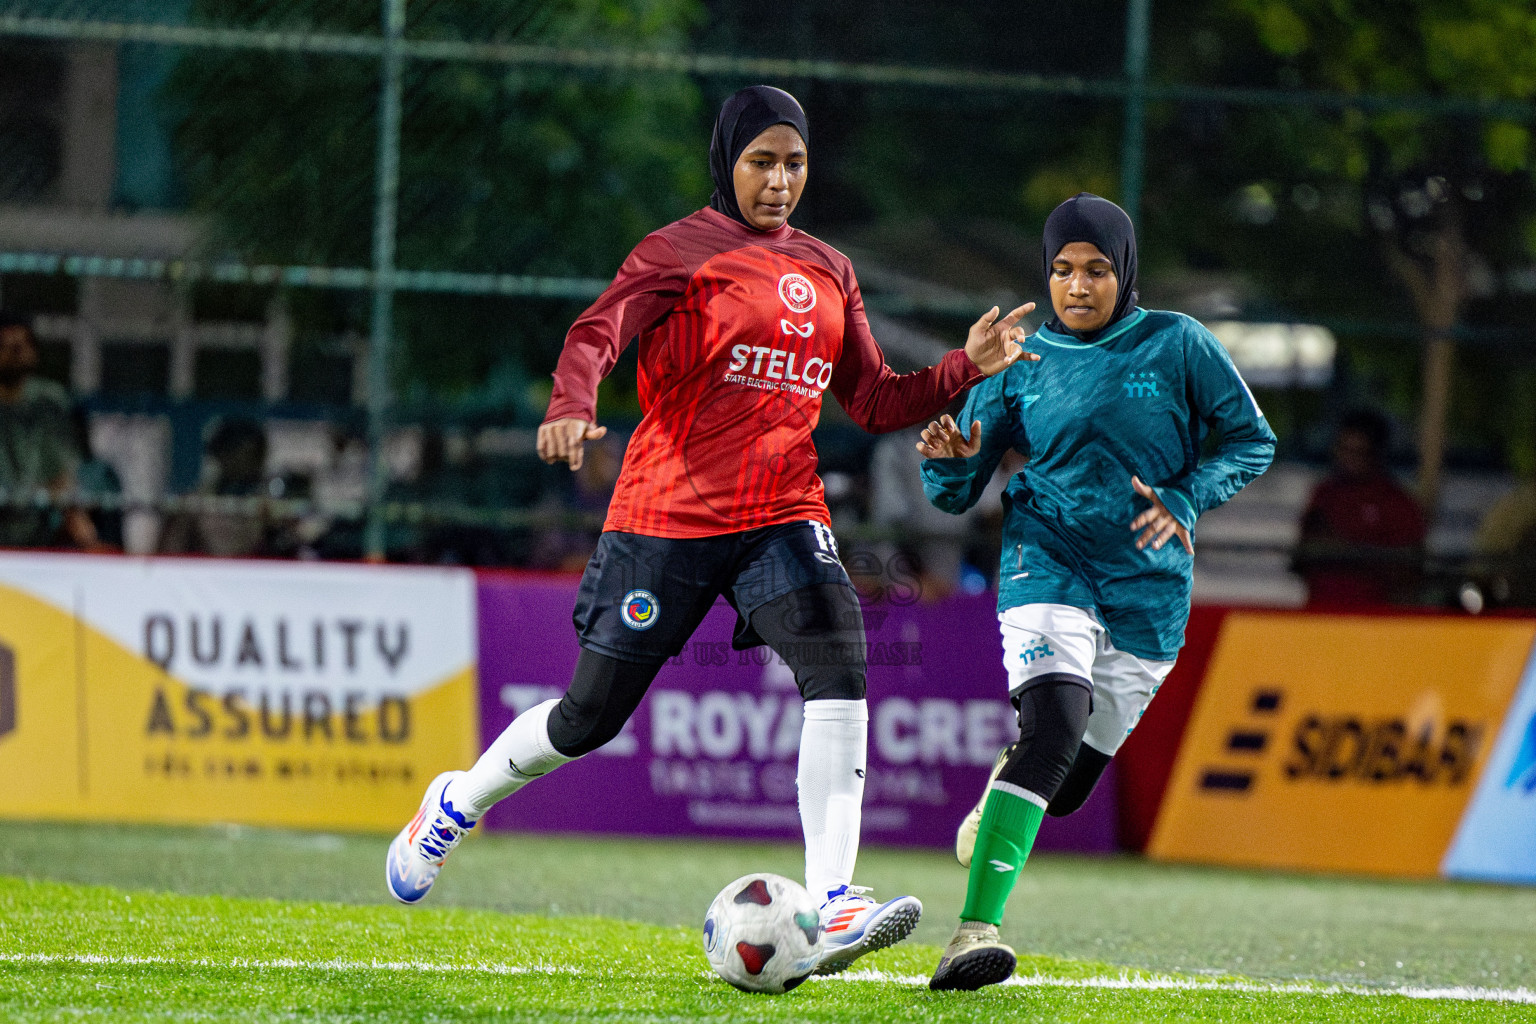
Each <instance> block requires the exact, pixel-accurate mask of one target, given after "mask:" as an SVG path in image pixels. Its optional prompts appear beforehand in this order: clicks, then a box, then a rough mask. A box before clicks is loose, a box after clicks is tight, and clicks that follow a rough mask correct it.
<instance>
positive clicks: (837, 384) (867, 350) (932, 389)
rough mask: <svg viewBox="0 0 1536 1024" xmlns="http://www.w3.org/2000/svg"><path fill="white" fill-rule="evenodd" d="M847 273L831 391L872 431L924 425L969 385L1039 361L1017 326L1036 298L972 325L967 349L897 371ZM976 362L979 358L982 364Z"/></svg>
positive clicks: (994, 310)
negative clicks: (1026, 346)
mask: <svg viewBox="0 0 1536 1024" xmlns="http://www.w3.org/2000/svg"><path fill="white" fill-rule="evenodd" d="M852 278H853V275H852V272H851V271H850V272H849V273H848V279H849V287H848V304H847V309H846V313H845V322H846V325H847V326H846V328H845V331H844V335H843V353H842V356H841V358H839V359H838V362H837V369H836V371H835V372H834V374H833V376H832V393H833V394H834V395H835V396H837V400H838V401H839V402H840V403H841V404H842V406H843V408H844V410H846V411H847V413H848V415H849V416H850V417H852V418H853V421H854V422H855V423H857V424H858V425H859V426H861V427H863V428H864V429H865V430H868V431H869V432H870V433H873V434H883V433H886V432H887V431H891V430H900V429H901V428H902V427H909V426H911V425H912V424H914V423H921V422H922V421H923V420H925V419H928V418H929V417H931V416H933V415H934V414H935V413H937V412H938V411H939V410H940V409H942V408H944V406H946V405H948V404H949V403H950V402H951V401H953V400H954V399H955V398H956V397H958V396H959V395H960V394H961V393H962V392H964V391H965V389H966V388H968V387H971V386H973V385H975V384H977V383H978V382H980V381H982V380H985V379H986V378H988V377H991V376H993V375H995V374H998V373H1001V372H1002V371H1003V370H1006V369H1007V368H1008V367H1009V366H1012V365H1013V364H1014V363H1016V362H1018V361H1019V360H1020V359H1037V358H1039V357H1038V356H1035V355H1031V354H1029V353H1026V352H1025V351H1024V349H1023V347H1022V346H1021V345H1019V342H1021V341H1023V340H1024V338H1025V337H1026V336H1027V333H1028V332H1026V331H1025V329H1024V328H1022V327H1020V326H1018V323H1019V320H1020V319H1022V318H1023V317H1024V316H1025V315H1026V314H1027V313H1029V311H1030V310H1032V309H1034V308H1035V304H1034V303H1032V302H1026V303H1025V304H1024V305H1022V306H1020V307H1018V308H1017V309H1015V310H1013V311H1012V312H1010V313H1009V314H1008V315H1007V316H1005V317H1002V318H999V317H998V310H997V308H996V307H993V308H992V309H991V310H988V311H987V312H986V313H984V314H982V316H981V319H979V320H977V321H976V323H974V324H972V325H971V329H970V333H969V335H968V337H967V338H966V344H965V346H964V347H963V348H957V349H954V350H952V351H950V352H949V353H947V354H946V355H945V356H944V358H943V359H941V360H939V362H938V363H937V364H936V365H934V366H929V367H926V368H925V369H922V370H918V371H916V372H914V373H897V372H896V371H895V370H892V369H891V368H890V367H889V366H887V365H886V363H885V353H884V352H882V351H881V349H880V345H879V343H878V342H876V341H875V338H874V335H873V334H872V333H871V332H870V329H869V318H868V317H867V316H866V315H865V313H864V298H863V296H862V295H861V294H860V292H859V287H858V284H857V282H855V281H853V279H852ZM978 360H980V361H979V362H978Z"/></svg>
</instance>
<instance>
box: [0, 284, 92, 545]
mask: <svg viewBox="0 0 1536 1024" xmlns="http://www.w3.org/2000/svg"><path fill="white" fill-rule="evenodd" d="M37 363H38V348H37V335H36V334H34V333H33V331H32V323H31V321H30V320H27V319H26V318H24V317H20V316H17V315H15V314H12V313H0V488H3V489H4V491H5V503H4V504H3V505H0V547H48V546H51V545H54V544H66V545H72V546H74V547H80V548H92V549H93V548H95V547H96V546H97V539H96V529H95V527H94V526H93V525H92V524H91V520H90V517H89V516H87V515H86V514H85V513H84V512H82V511H81V510H79V509H69V508H62V507H61V505H55V506H53V507H45V506H39V505H38V504H37V503H36V499H37V498H38V497H39V496H40V495H41V494H43V493H46V494H47V495H49V496H51V497H52V498H53V499H54V500H55V501H56V502H62V501H63V499H64V498H65V496H66V495H67V494H68V493H69V492H71V491H72V490H74V487H75V471H76V469H77V468H78V466H79V464H80V452H79V451H78V449H77V448H76V446H75V437H74V427H73V425H72V424H71V423H70V411H69V409H70V401H69V395H68V394H67V393H66V392H65V391H64V389H63V388H62V387H60V386H59V385H58V384H55V383H54V382H53V381H51V380H44V379H42V378H41V377H37V376H35V371H36V370H37Z"/></svg>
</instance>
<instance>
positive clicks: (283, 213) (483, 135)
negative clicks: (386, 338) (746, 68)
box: [167, 0, 709, 397]
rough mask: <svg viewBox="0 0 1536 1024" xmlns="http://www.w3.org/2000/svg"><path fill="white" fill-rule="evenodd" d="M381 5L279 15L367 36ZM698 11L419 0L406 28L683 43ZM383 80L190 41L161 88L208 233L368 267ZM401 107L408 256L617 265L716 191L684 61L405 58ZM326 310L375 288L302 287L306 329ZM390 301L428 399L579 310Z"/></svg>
mask: <svg viewBox="0 0 1536 1024" xmlns="http://www.w3.org/2000/svg"><path fill="white" fill-rule="evenodd" d="M365 8H366V9H371V10H373V11H374V12H375V13H374V14H373V16H372V20H371V21H370V19H369V18H365V17H361V16H360V15H359V13H358V12H359V10H360V9H365ZM377 9H378V7H377V5H376V4H375V5H371V7H370V5H366V4H365V5H359V4H355V3H340V2H339V0H298V2H295V3H290V4H287V5H285V7H284V20H285V24H286V25H294V24H305V23H308V24H311V25H317V26H323V27H324V29H325V30H327V31H336V30H339V29H342V28H345V29H349V30H352V31H368V32H377ZM249 13H250V8H249V7H248V5H246V4H245V3H243V2H242V0H195V2H194V3H193V11H192V15H191V16H192V18H193V19H194V20H196V21H199V22H205V23H216V24H229V23H240V22H241V20H242V19H246V20H248V16H249ZM699 13H700V8H699V7H698V6H697V4H696V3H695V0H624V2H614V0H559V2H556V3H548V2H534V0H517V2H509V0H413V2H412V3H411V4H410V5H409V6H408V7H407V18H408V28H407V33H408V35H409V36H410V37H413V38H424V37H425V38H438V39H442V38H453V39H471V40H495V41H500V42H517V43H524V44H552V45H561V44H565V45H580V46H583V47H592V46H602V45H624V46H628V47H637V48H656V49H673V48H677V47H679V46H680V45H681V44H682V43H684V42H685V41H686V39H687V34H688V32H689V30H690V28H691V27H692V26H693V25H694V24H695V23H696V21H697V19H698V17H699ZM338 19H340V20H338ZM378 91H379V66H378V63H377V61H375V60H369V59H362V58H354V57H344V56H343V57H333V56H326V57H320V56H314V55H302V54H276V53H257V52H242V53H240V54H239V55H238V56H236V57H232V56H231V55H230V54H228V53H226V52H224V51H219V50H187V51H184V56H183V57H182V59H181V61H180V63H179V64H178V66H177V68H176V70H175V72H174V73H173V74H172V76H171V79H170V82H169V84H168V86H167V98H168V100H169V102H170V104H171V105H172V106H173V107H174V109H175V113H176V118H175V120H176V124H177V128H176V134H175V148H176V157H177V162H178V169H179V173H180V175H181V177H182V178H183V179H184V181H185V184H186V188H187V192H188V195H189V197H190V202H191V205H192V206H193V208H194V209H195V210H197V211H198V212H200V213H203V214H204V215H206V216H207V217H208V219H209V222H210V224H211V225H212V228H213V231H214V233H215V243H216V245H217V246H218V247H219V248H221V249H222V250H223V251H224V252H225V253H226V254H228V255H232V256H238V257H241V258H245V259H252V260H260V261H269V262H277V263H297V264H310V265H343V266H366V265H368V262H369V253H370V243H371V238H372V217H373V190H374V173H373V171H374V162H375V150H376V145H377V139H376V135H377V120H376V115H377V109H378ZM403 106H404V118H403V127H402V139H401V160H400V200H399V257H398V263H399V265H400V266H401V267H402V268H404V269H413V270H414V269H423V270H459V271H471V272H498V273H528V274H557V275H580V276H593V277H608V276H610V275H611V274H612V273H613V272H614V271H615V270H616V269H617V267H618V264H619V262H620V261H621V260H622V259H623V258H624V256H625V255H626V253H627V252H628V251H629V249H630V248H631V247H632V246H633V245H634V244H635V243H636V242H637V241H638V240H639V239H640V238H641V237H642V236H643V235H644V234H645V233H646V232H648V231H650V230H653V229H654V228H656V227H659V226H661V225H662V224H664V223H666V222H668V221H670V220H673V219H676V218H677V217H680V216H683V215H685V214H686V213H688V212H690V211H691V210H693V209H695V208H697V207H698V206H699V205H700V204H701V203H702V202H703V200H704V199H705V198H707V196H708V192H709V187H708V181H709V176H708V165H707V151H708V134H707V127H708V126H707V123H706V119H705V116H704V112H703V111H702V109H701V104H700V101H699V97H698V93H697V90H696V88H695V87H694V85H693V84H692V83H691V82H690V81H689V80H688V79H687V78H686V77H685V76H683V75H666V74H647V75H644V76H633V75H629V76H621V75H611V76H610V75H603V74H597V73H592V74H585V73H579V72H571V71H566V70H545V69H537V68H529V67H507V66H505V65H500V64H495V63H491V62H483V63H480V62H477V63H457V64H455V63H443V62H435V61H434V62H426V61H413V62H409V63H408V64H407V66H406V76H405V90H404V104H403ZM535 303H536V304H537V305H535ZM320 307H324V308H320ZM461 307H462V311H463V315H458V314H457V313H456V312H455V310H456V309H459V308H461ZM338 309H340V310H341V311H342V312H341V318H342V319H355V318H356V317H357V316H358V314H360V313H361V312H362V310H364V309H366V305H365V304H359V303H356V302H355V301H352V300H351V299H350V298H349V297H347V296H342V295H334V294H329V293H318V292H316V293H311V294H307V295H301V296H295V302H294V314H295V317H296V319H297V320H298V322H299V327H300V328H301V330H302V329H304V328H305V327H307V326H308V325H309V321H314V322H315V323H317V324H318V323H320V322H330V323H332V324H334V321H335V319H336V318H337V310H338ZM399 309H400V313H399V317H398V324H397V325H398V330H399V333H400V335H401V345H400V347H399V350H400V351H401V352H402V354H403V355H402V359H403V363H402V365H401V366H400V367H398V371H397V376H398V377H399V378H400V379H401V380H403V381H408V382H410V383H411V384H412V385H413V386H414V388H415V390H416V391H417V392H418V393H419V392H420V391H422V390H426V391H428V392H430V393H435V394H436V395H438V396H439V397H442V396H444V395H452V394H468V393H474V392H478V391H479V390H480V389H481V385H482V384H483V383H484V382H485V381H486V380H487V378H489V377H490V376H491V375H492V374H493V373H494V374H496V375H498V376H499V377H501V378H505V377H506V375H507V374H508V373H509V372H512V371H509V370H508V368H507V364H509V363H510V364H511V365H512V366H513V367H516V366H517V364H518V363H521V364H522V368H523V369H526V370H531V371H532V372H534V373H540V372H544V371H546V370H548V369H549V368H550V367H551V366H552V365H553V358H554V354H555V353H556V352H558V349H559V346H560V342H561V338H562V336H563V333H564V326H565V325H568V323H569V317H570V315H571V311H570V309H569V308H566V307H564V306H561V305H558V304H551V303H549V302H547V301H545V300H535V301H534V302H532V303H530V302H515V301H511V300H475V301H468V302H463V303H454V302H447V301H443V300H442V299H441V298H437V299H433V298H432V297H428V296H421V297H416V296H402V297H401V301H400V306H399ZM358 326H362V325H361V324H358ZM514 376H515V374H514ZM423 384H425V385H426V387H425V388H423V387H422V385H423Z"/></svg>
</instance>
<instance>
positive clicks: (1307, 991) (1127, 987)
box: [0, 953, 1536, 1005]
mask: <svg viewBox="0 0 1536 1024" xmlns="http://www.w3.org/2000/svg"><path fill="white" fill-rule="evenodd" d="M0 963H15V964H80V965H82V966H104V967H139V966H159V967H213V968H221V969H239V970H297V971H336V972H349V971H408V972H420V973H424V974H490V975H519V974H581V973H584V972H582V971H581V970H579V969H577V968H574V967H568V966H562V965H556V964H533V965H527V966H525V965H519V964H496V963H459V964H453V963H433V962H431V961H426V960H294V959H290V958H288V957H282V958H279V959H276V960H250V959H245V958H240V957H237V958H235V959H232V960H210V959H206V958H192V959H178V958H174V957H158V956H104V955H101V954H97V953H73V954H65V955H59V954H53V953H0ZM812 980H814V981H820V982H825V981H873V982H882V983H885V984H889V985H912V986H920V985H927V984H928V978H927V977H926V976H924V975H919V974H892V973H889V972H886V971H878V970H859V971H846V972H844V973H842V974H838V975H834V976H832V977H829V978H815V979H812ZM1003 984H1004V985H1013V986H1019V987H1029V988H1080V989H1112V990H1120V991H1140V992H1157V991H1198V992H1243V993H1260V994H1273V995H1291V996H1330V995H1355V996H1378V997H1379V996H1399V997H1401V998H1404V999H1447V1000H1458V1001H1462V1002H1479V1003H1529V1004H1533V1005H1536V990H1533V989H1528V988H1481V987H1476V986H1469V985H1447V986H1441V987H1430V986H1422V985H1401V986H1393V987H1371V986H1366V985H1331V984H1322V983H1309V982H1304V981H1297V982H1283V981H1277V982H1262V981H1243V980H1240V979H1235V978H1234V979H1230V980H1228V979H1221V978H1179V977H1172V976H1169V975H1162V974H1154V975H1136V974H1120V975H1113V976H1111V975H1098V976H1094V977H1087V978H1056V977H1051V976H1050V975H1046V974H1028V975H1015V976H1014V977H1012V978H1009V979H1008V980H1007V981H1005V982H1003Z"/></svg>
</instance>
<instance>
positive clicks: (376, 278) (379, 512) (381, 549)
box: [363, 0, 405, 561]
mask: <svg viewBox="0 0 1536 1024" xmlns="http://www.w3.org/2000/svg"><path fill="white" fill-rule="evenodd" d="M382 4H383V19H384V26H383V27H384V49H383V55H382V57H381V60H380V66H379V68H380V69H379V148H378V159H377V163H376V165H375V170H374V176H375V181H374V213H373V316H372V319H371V323H370V331H369V337H368V523H367V529H366V532H365V535H364V540H363V552H364V556H365V557H366V558H368V559H369V560H370V561H383V560H384V554H385V529H384V526H385V524H384V492H385V489H386V488H387V487H388V486H389V464H388V460H387V459H386V458H385V452H384V445H385V441H386V439H387V437H388V430H389V414H390V405H391V400H392V398H393V382H392V380H391V379H390V378H391V369H392V366H393V359H392V357H391V348H392V341H393V338H394V314H395V214H396V208H397V205H398V200H399V193H400V89H401V85H400V80H401V65H402V62H403V57H402V54H401V52H400V50H401V48H400V40H401V38H402V37H403V36H404V34H405V0H382Z"/></svg>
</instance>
